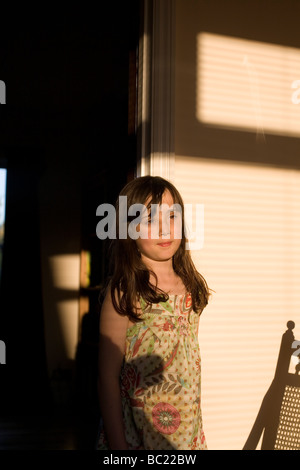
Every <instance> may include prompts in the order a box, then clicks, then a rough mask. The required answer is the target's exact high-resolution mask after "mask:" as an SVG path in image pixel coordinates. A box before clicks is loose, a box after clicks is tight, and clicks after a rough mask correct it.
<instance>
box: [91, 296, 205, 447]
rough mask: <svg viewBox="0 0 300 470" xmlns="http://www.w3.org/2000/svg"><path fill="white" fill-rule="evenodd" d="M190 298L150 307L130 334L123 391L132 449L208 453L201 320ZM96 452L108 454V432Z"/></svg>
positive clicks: (126, 433) (126, 432) (101, 434)
mask: <svg viewBox="0 0 300 470" xmlns="http://www.w3.org/2000/svg"><path fill="white" fill-rule="evenodd" d="M190 307H191V296H190V294H183V295H170V296H169V299H168V301H167V302H160V303H158V304H153V305H152V308H151V307H147V308H146V304H145V302H143V301H142V300H141V308H142V312H143V313H142V321H141V322H138V323H136V324H134V325H133V326H131V327H130V328H128V330H127V335H126V349H125V358H124V363H123V367H122V370H121V375H120V389H121V398H122V406H123V416H124V429H125V437H126V441H127V443H128V445H129V448H130V449H145V450H172V449H175V450H204V449H207V445H206V440H205V435H204V432H203V427H202V413H201V403H200V395H201V391H200V388H201V360H200V351H199V343H198V324H199V315H198V314H196V313H195V312H194V311H190ZM97 448H98V449H99V450H107V449H108V446H107V441H106V438H105V432H104V430H101V432H100V437H99V440H98V445H97Z"/></svg>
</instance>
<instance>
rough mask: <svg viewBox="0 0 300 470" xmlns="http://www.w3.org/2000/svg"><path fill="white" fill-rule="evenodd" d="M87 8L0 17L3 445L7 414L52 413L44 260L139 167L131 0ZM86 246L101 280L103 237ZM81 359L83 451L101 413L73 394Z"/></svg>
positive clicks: (83, 230)
mask: <svg viewBox="0 0 300 470" xmlns="http://www.w3.org/2000/svg"><path fill="white" fill-rule="evenodd" d="M93 8H94V9H90V8H89V7H88V5H83V6H82V8H80V9H78V10H75V9H74V7H73V6H70V7H69V9H68V11H62V8H61V6H59V7H58V6H54V5H53V4H46V5H45V6H44V8H43V11H37V9H36V7H35V8H34V9H32V11H30V10H29V7H28V5H26V8H24V11H21V9H20V7H19V6H18V7H16V8H15V10H14V11H11V10H10V11H9V12H4V11H3V15H2V17H1V28H0V79H1V80H3V81H4V82H5V84H6V105H5V106H1V107H0V166H3V167H6V168H7V169H8V179H7V205H6V224H5V242H4V248H3V265H2V277H1V290H0V339H1V340H3V341H4V342H5V344H6V351H7V357H6V362H7V363H6V365H2V366H0V404H1V411H0V415H1V423H2V424H1V425H2V431H3V426H4V424H3V423H6V428H5V427H4V428H5V429H4V434H3V433H2V443H3V435H4V436H5V430H6V429H8V428H7V426H8V427H9V426H13V425H12V424H11V422H16V427H18V429H20V425H19V424H18V423H19V420H22V423H25V427H26V426H27V427H28V425H29V424H30V423H36V422H37V421H36V417H40V418H38V419H40V420H39V421H38V423H39V425H41V423H45V422H47V418H44V417H45V416H53V415H55V406H56V404H55V400H54V399H53V394H52V391H51V387H50V385H49V371H48V369H47V357H46V350H45V329H44V328H45V324H44V312H43V309H44V302H45V295H46V298H47V295H48V296H49V295H51V286H50V285H48V284H47V282H48V281H47V279H48V278H47V273H45V269H46V268H45V266H44V265H45V260H46V259H47V257H48V256H49V255H51V254H57V253H74V252H80V250H82V249H84V248H86V249H89V248H90V246H89V244H90V243H91V242H90V234H91V233H92V232H93V231H95V227H96V216H95V210H96V207H97V206H98V205H99V204H101V203H104V202H106V203H114V202H115V199H116V197H117V195H118V193H119V191H120V189H121V187H122V186H123V185H124V184H125V183H126V182H127V181H129V180H130V179H132V178H133V176H134V173H135V168H136V134H135V115H134V107H135V96H134V94H135V91H134V90H135V88H134V87H135V73H136V70H135V59H136V58H137V48H138V37H139V2H138V1H136V0H131V1H127V2H119V3H118V4H117V5H116V4H115V3H114V2H108V4H105V5H104V3H103V2H102V3H101V4H99V5H98V7H97V8H96V7H93ZM129 77H131V78H129ZM130 89H131V90H133V93H132V92H131V94H130V92H129V90H130ZM94 252H95V255H94V257H93V260H92V261H93V263H92V273H91V283H92V285H98V284H100V283H101V282H103V281H104V280H105V276H106V272H107V259H106V247H105V246H104V245H103V244H102V245H101V241H99V240H98V244H97V247H96V248H95V247H94ZM43 260H44V261H43ZM43 263H44V264H43ZM45 283H46V284H45ZM45 293H46V294H45ZM61 295H65V297H67V295H71V294H70V293H67V292H65V293H62V294H61ZM43 298H44V301H43ZM96 326H97V325H96ZM92 334H94V339H95V337H96V334H95V332H93V331H92ZM83 366H84V364H79V365H78V364H76V368H77V369H76V370H75V374H76V373H77V375H76V381H75V382H76V384H75V390H74V394H73V399H72V403H71V404H70V407H71V408H70V409H69V412H70V414H71V415H72V416H73V418H74V414H75V415H76V416H77V415H78V416H79V422H82V421H84V423H85V426H86V429H89V430H90V431H89V432H90V434H88V436H86V437H85V439H86V440H85V441H84V444H82V442H78V444H77V446H79V447H85V446H87V447H89V446H91V445H92V444H93V442H92V441H93V432H94V428H91V426H90V422H89V418H90V419H91V421H92V423H93V426H96V424H95V423H96V422H97V419H98V415H97V403H96V401H95V400H96V398H95V397H93V400H94V401H93V400H92V403H87V401H85V399H86V398H87V397H86V396H85V395H84V393H82V392H81V391H82V389H84V387H82V384H81V383H80V381H81V380H84V378H82V377H81V375H80V372H79V373H78V369H79V370H82V367H83ZM64 409H65V408H64ZM58 414H59V415H60V416H61V415H62V410H61V409H60V410H59V413H58ZM41 417H42V418H41ZM83 417H84V418H83ZM76 419H77V418H76V417H75V421H76ZM14 420H15V421H14ZM80 420H81V421H80ZM67 421H68V420H67ZM76 422H77V421H76ZM7 423H10V424H9V425H7ZM51 423H52V421H51ZM71 424H72V423H71ZM71 424H70V421H68V426H69V425H71ZM71 427H72V426H71ZM77 427H78V426H77ZM10 429H11V428H10ZM41 429H44V428H41ZM84 429H85V428H84ZM79 431H80V432H81V434H80V435H81V436H82V435H83V434H84V430H83V431H82V428H80V429H79ZM20 432H21V431H20ZM21 438H24V435H23V437H22V435H20V439H21ZM6 439H7V441H5V439H4V441H5V442H8V445H10V446H12V445H16V446H17V445H18V440H17V439H16V436H15V437H14V443H15V444H12V441H10V440H9V438H7V436H6ZM0 440H1V438H0ZM19 444H20V443H19ZM5 445H6V444H5V443H4V444H2V446H4V447H5ZM39 445H40V446H43V445H44V444H43V443H42V442H41V443H40V444H39ZM0 447H1V443H0ZM37 447H38V445H37ZM1 448H2V447H1Z"/></svg>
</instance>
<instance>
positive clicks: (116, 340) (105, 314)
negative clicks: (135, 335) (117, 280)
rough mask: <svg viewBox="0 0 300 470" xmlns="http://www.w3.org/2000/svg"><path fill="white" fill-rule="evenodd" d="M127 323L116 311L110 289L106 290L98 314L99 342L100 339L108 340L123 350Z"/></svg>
mask: <svg viewBox="0 0 300 470" xmlns="http://www.w3.org/2000/svg"><path fill="white" fill-rule="evenodd" d="M128 323H129V319H128V317H126V316H124V315H120V314H119V313H118V312H117V311H116V309H115V307H114V305H113V302H112V298H111V292H110V289H108V290H107V293H106V295H105V298H104V300H103V304H102V308H101V312H100V323H99V327H100V341H101V337H106V338H109V339H110V340H111V342H112V343H113V344H115V345H117V346H119V347H122V349H123V348H124V347H125V339H126V330H127V328H128Z"/></svg>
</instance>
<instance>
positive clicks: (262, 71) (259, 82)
mask: <svg viewBox="0 0 300 470" xmlns="http://www.w3.org/2000/svg"><path fill="white" fill-rule="evenodd" d="M297 79H300V50H299V49H296V48H292V47H286V46H281V45H275V44H267V43H263V42H260V41H250V40H246V39H241V38H233V37H228V36H222V35H218V34H211V33H204V32H203V33H199V34H198V35H197V97H196V107H197V109H196V115H197V119H198V120H199V121H200V122H203V123H207V124H211V125H217V126H222V127H225V128H234V129H245V130H251V131H253V130H254V131H256V132H258V133H260V134H263V133H264V132H266V133H274V134H280V135H291V136H299V135H300V119H299V109H298V108H297V106H295V104H297V101H298V94H299V91H298V89H300V81H298V80H297Z"/></svg>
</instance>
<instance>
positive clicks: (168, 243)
mask: <svg viewBox="0 0 300 470" xmlns="http://www.w3.org/2000/svg"><path fill="white" fill-rule="evenodd" d="M171 244H172V242H161V243H158V245H159V246H161V247H163V248H167V247H168V246H170V245H171Z"/></svg>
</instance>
